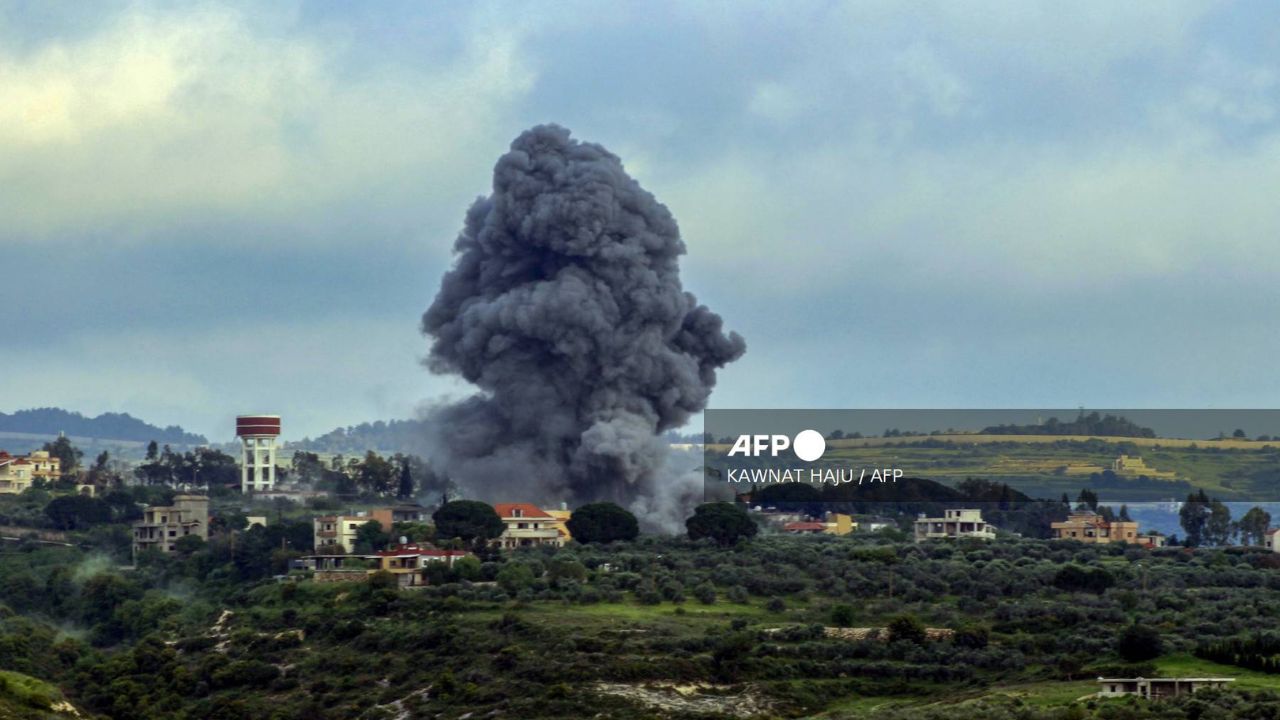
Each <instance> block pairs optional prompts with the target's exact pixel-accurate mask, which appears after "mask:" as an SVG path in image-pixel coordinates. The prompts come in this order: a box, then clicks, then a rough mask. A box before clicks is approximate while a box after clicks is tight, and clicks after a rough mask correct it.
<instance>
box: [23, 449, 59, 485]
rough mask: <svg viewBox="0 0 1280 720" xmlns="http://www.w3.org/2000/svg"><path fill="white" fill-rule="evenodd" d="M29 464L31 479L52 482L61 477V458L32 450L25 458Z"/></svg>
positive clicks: (46, 452) (46, 451)
mask: <svg viewBox="0 0 1280 720" xmlns="http://www.w3.org/2000/svg"><path fill="white" fill-rule="evenodd" d="M26 460H27V461H28V462H30V463H31V477H32V478H34V479H40V480H48V481H49V482H53V481H54V480H57V479H59V478H61V477H62V458H56V457H53V456H52V455H50V454H49V451H48V450H34V451H32V453H31V454H30V455H27V456H26Z"/></svg>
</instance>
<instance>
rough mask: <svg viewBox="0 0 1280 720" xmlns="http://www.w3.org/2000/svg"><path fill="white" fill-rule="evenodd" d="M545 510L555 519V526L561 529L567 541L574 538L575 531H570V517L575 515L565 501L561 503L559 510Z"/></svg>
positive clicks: (562, 535)
mask: <svg viewBox="0 0 1280 720" xmlns="http://www.w3.org/2000/svg"><path fill="white" fill-rule="evenodd" d="M545 512H546V513H547V514H548V515H550V516H551V518H552V520H554V521H555V528H556V530H559V531H560V535H561V537H563V538H564V540H565V542H569V541H570V540H572V539H573V533H571V532H569V518H571V517H573V511H572V510H570V509H569V508H568V506H567V505H565V504H564V503H560V508H559V509H558V510H547V511H545Z"/></svg>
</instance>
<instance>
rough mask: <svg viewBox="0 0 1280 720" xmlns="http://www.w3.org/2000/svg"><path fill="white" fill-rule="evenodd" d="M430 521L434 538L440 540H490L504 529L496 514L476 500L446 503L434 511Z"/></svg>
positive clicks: (504, 525) (500, 519) (504, 526)
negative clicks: (434, 532)
mask: <svg viewBox="0 0 1280 720" xmlns="http://www.w3.org/2000/svg"><path fill="white" fill-rule="evenodd" d="M431 519H432V520H434V521H435V524H436V537H437V538H440V539H445V538H461V539H463V540H466V541H467V542H473V541H475V540H492V539H493V538H496V537H498V536H499V535H501V534H502V531H503V530H504V529H505V528H506V524H505V523H503V522H502V518H500V517H498V513H496V512H494V509H493V508H492V507H490V506H489V505H486V504H484V503H482V502H480V501H478V500H454V501H452V502H447V503H445V504H444V505H441V506H440V509H439V510H436V511H435V513H434V514H433V515H432V516H431Z"/></svg>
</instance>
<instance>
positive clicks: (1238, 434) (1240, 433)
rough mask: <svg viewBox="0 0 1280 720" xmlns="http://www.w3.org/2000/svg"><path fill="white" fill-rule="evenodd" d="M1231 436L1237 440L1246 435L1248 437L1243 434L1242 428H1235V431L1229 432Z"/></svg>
mask: <svg viewBox="0 0 1280 720" xmlns="http://www.w3.org/2000/svg"><path fill="white" fill-rule="evenodd" d="M1231 437H1233V438H1235V439H1237V440H1243V439H1245V438H1246V437H1248V435H1245V434H1244V430H1241V429H1240V428H1236V431H1235V432H1233V433H1231Z"/></svg>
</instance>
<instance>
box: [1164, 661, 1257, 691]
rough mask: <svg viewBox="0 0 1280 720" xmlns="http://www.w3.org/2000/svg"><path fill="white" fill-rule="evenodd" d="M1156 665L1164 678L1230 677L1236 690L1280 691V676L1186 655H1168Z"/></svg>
mask: <svg viewBox="0 0 1280 720" xmlns="http://www.w3.org/2000/svg"><path fill="white" fill-rule="evenodd" d="M1155 664H1156V667H1157V668H1158V669H1159V670H1160V675H1161V676H1162V677H1229V678H1235V679H1236V681H1235V682H1234V683H1231V686H1232V687H1234V688H1239V689H1242V690H1276V691H1280V675H1269V674H1267V673H1263V672H1258V671H1256V670H1248V669H1246V668H1241V667H1236V666H1234V665H1221V664H1219V663H1215V662H1210V661H1208V660H1201V659H1200V658H1198V657H1195V656H1193V655H1188V654H1185V653H1182V654H1177V655H1167V656H1165V657H1162V658H1160V659H1158V660H1156V663H1155Z"/></svg>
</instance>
